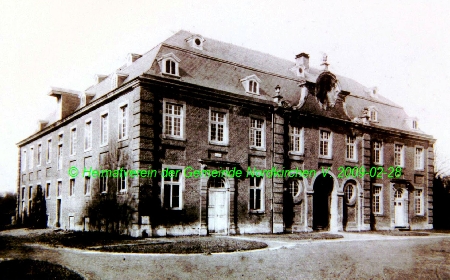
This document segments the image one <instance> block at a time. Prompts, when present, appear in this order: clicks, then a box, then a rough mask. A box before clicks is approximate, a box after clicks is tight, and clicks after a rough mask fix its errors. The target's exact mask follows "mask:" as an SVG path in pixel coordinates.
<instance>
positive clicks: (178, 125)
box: [164, 102, 184, 138]
mask: <svg viewBox="0 0 450 280" xmlns="http://www.w3.org/2000/svg"><path fill="white" fill-rule="evenodd" d="M183 109H184V108H183V105H178V104H173V103H169V102H166V103H165V108H164V134H165V136H169V137H175V138H183V137H184V133H183V126H184V120H183V117H184V112H183Z"/></svg>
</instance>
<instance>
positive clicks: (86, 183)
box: [84, 176, 91, 195]
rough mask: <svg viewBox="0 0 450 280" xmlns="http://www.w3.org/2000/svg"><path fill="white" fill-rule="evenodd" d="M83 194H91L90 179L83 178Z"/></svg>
mask: <svg viewBox="0 0 450 280" xmlns="http://www.w3.org/2000/svg"><path fill="white" fill-rule="evenodd" d="M84 194H85V195H90V194H91V177H89V176H86V177H84Z"/></svg>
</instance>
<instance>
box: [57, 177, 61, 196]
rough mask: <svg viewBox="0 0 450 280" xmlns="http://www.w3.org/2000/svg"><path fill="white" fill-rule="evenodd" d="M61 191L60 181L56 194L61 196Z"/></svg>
mask: <svg viewBox="0 0 450 280" xmlns="http://www.w3.org/2000/svg"><path fill="white" fill-rule="evenodd" d="M61 191H62V182H61V181H58V185H57V189H56V195H57V196H61Z"/></svg>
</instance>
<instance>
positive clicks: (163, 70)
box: [158, 53, 181, 77]
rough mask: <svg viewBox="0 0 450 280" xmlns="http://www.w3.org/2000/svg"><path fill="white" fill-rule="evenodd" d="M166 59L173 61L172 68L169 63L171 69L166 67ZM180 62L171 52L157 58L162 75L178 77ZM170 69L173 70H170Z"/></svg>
mask: <svg viewBox="0 0 450 280" xmlns="http://www.w3.org/2000/svg"><path fill="white" fill-rule="evenodd" d="M168 61H170V62H173V68H172V64H170V67H171V69H170V70H169V71H168V69H167V67H166V66H167V65H166V63H167V62H168ZM180 62H181V60H180V59H179V58H178V57H177V56H176V55H175V54H173V53H168V54H165V55H163V56H161V57H160V58H159V59H158V63H159V67H160V68H161V73H162V74H163V75H169V76H174V77H180ZM172 69H173V70H175V71H171V70H172ZM172 72H174V73H172Z"/></svg>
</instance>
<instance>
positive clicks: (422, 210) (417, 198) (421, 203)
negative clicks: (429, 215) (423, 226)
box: [414, 187, 425, 216]
mask: <svg viewBox="0 0 450 280" xmlns="http://www.w3.org/2000/svg"><path fill="white" fill-rule="evenodd" d="M417 191H420V196H418V195H417ZM424 198H425V195H424V189H423V188H417V187H416V188H414V215H415V216H424V215H425V209H424V208H425V199H424ZM417 200H419V206H420V211H419V212H417Z"/></svg>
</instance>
